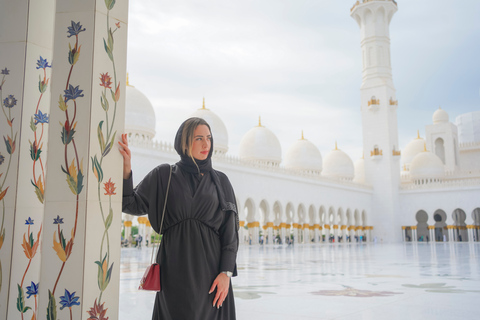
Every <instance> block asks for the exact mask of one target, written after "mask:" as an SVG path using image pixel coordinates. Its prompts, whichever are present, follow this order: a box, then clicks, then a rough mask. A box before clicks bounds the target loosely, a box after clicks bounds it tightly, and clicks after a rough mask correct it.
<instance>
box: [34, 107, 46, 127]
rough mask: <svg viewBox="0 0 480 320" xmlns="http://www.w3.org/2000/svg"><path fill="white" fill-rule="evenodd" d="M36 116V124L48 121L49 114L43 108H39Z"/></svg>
mask: <svg viewBox="0 0 480 320" xmlns="http://www.w3.org/2000/svg"><path fill="white" fill-rule="evenodd" d="M34 117H35V124H38V123H48V115H47V114H46V113H42V111H41V110H38V113H36V114H35V115H34Z"/></svg>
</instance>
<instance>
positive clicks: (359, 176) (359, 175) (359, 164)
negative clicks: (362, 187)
mask: <svg viewBox="0 0 480 320" xmlns="http://www.w3.org/2000/svg"><path fill="white" fill-rule="evenodd" d="M354 167H355V177H354V178H353V182H356V183H365V159H363V158H361V159H358V160H357V161H355V165H354Z"/></svg>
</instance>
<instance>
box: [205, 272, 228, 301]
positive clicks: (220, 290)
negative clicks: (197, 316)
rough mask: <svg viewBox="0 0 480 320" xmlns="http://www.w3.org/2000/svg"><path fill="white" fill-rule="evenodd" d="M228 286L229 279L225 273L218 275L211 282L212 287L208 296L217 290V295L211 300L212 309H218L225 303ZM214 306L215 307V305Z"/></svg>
mask: <svg viewBox="0 0 480 320" xmlns="http://www.w3.org/2000/svg"><path fill="white" fill-rule="evenodd" d="M229 286H230V278H229V277H228V276H227V275H226V274H225V273H220V274H219V275H218V276H217V277H216V278H215V280H214V281H213V284H212V287H211V288H210V291H209V292H208V294H211V293H212V292H213V291H215V288H217V293H216V294H215V298H214V299H213V307H217V308H220V307H221V306H222V304H223V301H225V298H226V297H227V294H228V288H229ZM215 304H216V305H215Z"/></svg>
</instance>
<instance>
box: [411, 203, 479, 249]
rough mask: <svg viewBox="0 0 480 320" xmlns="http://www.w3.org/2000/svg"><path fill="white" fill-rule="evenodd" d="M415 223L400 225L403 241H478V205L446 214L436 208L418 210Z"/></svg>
mask: <svg viewBox="0 0 480 320" xmlns="http://www.w3.org/2000/svg"><path fill="white" fill-rule="evenodd" d="M415 219H416V222H417V223H416V225H413V226H402V229H403V232H402V234H403V241H406V242H409V241H432V240H433V241H437V242H447V241H448V242H466V241H470V242H479V240H480V207H478V208H475V209H473V210H472V211H471V212H468V211H467V212H466V210H463V209H461V208H456V209H455V210H453V211H451V212H449V213H448V214H447V212H446V210H443V209H437V210H435V211H433V212H431V213H430V214H429V213H427V211H425V210H418V211H417V213H416V214H415Z"/></svg>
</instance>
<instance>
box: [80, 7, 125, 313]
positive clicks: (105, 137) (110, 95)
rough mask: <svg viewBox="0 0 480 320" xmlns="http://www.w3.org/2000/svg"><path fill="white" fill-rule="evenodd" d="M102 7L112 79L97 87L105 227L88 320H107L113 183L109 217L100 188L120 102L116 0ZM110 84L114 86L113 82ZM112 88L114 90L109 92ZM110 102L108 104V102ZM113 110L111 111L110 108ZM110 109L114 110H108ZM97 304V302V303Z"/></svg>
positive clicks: (97, 171) (96, 165)
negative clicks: (114, 17) (112, 23)
mask: <svg viewBox="0 0 480 320" xmlns="http://www.w3.org/2000/svg"><path fill="white" fill-rule="evenodd" d="M105 6H106V8H107V26H106V27H107V29H106V33H107V39H105V38H104V39H103V44H104V48H105V52H106V54H107V56H108V58H109V59H110V61H111V62H112V69H113V76H111V75H109V73H108V72H102V73H100V84H99V85H100V87H102V88H103V90H102V92H101V96H100V105H101V107H102V109H103V111H104V112H105V119H104V120H101V121H100V122H99V123H98V127H97V136H98V145H99V149H100V154H95V155H94V156H93V157H92V158H91V160H92V171H93V174H94V175H95V177H96V178H97V195H98V206H99V208H100V213H101V215H102V220H103V224H104V226H105V229H104V232H103V236H102V241H101V244H100V255H99V259H98V260H97V261H95V264H97V275H98V276H97V282H98V288H99V290H100V293H99V296H98V298H97V299H95V302H94V304H93V307H92V308H91V309H90V311H89V312H88V314H89V316H90V317H89V318H88V319H98V320H108V317H105V315H106V312H107V308H104V305H105V302H104V303H101V301H102V294H103V292H104V291H105V290H106V289H107V287H108V285H109V283H110V279H111V276H112V272H113V262H112V263H110V238H109V234H108V230H109V228H110V226H111V225H112V222H113V209H112V196H115V195H116V193H115V189H116V187H115V183H114V182H112V178H109V179H108V181H107V182H104V183H103V189H104V190H105V192H104V193H103V195H104V196H108V215H106V213H107V212H105V211H106V210H104V208H103V204H102V195H101V188H102V182H103V178H104V176H103V168H102V164H103V160H104V158H105V157H106V156H107V155H108V154H109V153H110V151H111V150H112V147H113V144H114V140H115V136H116V134H117V132H116V131H115V132H114V131H113V129H114V124H115V116H116V113H117V103H118V101H119V100H120V82H119V81H118V79H117V71H116V67H115V57H114V54H113V52H114V33H115V31H117V29H118V28H120V22H117V23H115V25H116V27H117V28H115V29H114V30H112V28H110V10H112V9H113V7H114V6H115V0H105ZM112 80H113V82H112ZM112 86H113V88H112ZM110 99H111V100H110ZM111 105H112V106H113V108H111V107H110V106H111ZM111 109H113V110H111ZM111 112H113V116H112V118H111V120H110V113H111ZM97 301H98V302H97Z"/></svg>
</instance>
